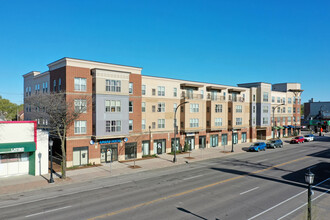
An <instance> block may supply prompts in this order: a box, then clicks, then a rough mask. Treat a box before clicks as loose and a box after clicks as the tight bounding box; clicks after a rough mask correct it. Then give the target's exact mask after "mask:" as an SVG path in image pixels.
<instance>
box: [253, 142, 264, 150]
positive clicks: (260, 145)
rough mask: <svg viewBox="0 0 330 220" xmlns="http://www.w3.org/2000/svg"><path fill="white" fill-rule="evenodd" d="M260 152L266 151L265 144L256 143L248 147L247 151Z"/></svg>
mask: <svg viewBox="0 0 330 220" xmlns="http://www.w3.org/2000/svg"><path fill="white" fill-rule="evenodd" d="M261 150H266V143H265V142H256V143H254V144H252V145H251V146H250V147H249V151H257V152H259V151H261Z"/></svg>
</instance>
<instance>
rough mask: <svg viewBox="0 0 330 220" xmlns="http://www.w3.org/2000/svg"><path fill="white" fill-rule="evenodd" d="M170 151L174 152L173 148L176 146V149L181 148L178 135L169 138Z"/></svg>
mask: <svg viewBox="0 0 330 220" xmlns="http://www.w3.org/2000/svg"><path fill="white" fill-rule="evenodd" d="M171 147H172V148H171V152H174V148H176V151H178V150H182V149H181V147H180V137H177V138H172V140H171Z"/></svg>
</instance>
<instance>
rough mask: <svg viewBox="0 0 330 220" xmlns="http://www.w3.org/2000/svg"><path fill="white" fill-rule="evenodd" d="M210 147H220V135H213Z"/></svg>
mask: <svg viewBox="0 0 330 220" xmlns="http://www.w3.org/2000/svg"><path fill="white" fill-rule="evenodd" d="M210 145H211V147H217V146H218V135H217V134H215V135H211V137H210Z"/></svg>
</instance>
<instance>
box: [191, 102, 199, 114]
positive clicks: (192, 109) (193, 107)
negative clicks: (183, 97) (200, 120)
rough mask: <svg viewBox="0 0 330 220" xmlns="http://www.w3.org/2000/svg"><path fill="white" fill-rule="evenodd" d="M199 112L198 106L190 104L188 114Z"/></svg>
mask: <svg viewBox="0 0 330 220" xmlns="http://www.w3.org/2000/svg"><path fill="white" fill-rule="evenodd" d="M196 112H199V104H196V103H192V104H190V113H196Z"/></svg>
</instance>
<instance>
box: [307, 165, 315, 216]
mask: <svg viewBox="0 0 330 220" xmlns="http://www.w3.org/2000/svg"><path fill="white" fill-rule="evenodd" d="M305 181H306V183H307V184H308V217H307V219H308V220H311V219H312V201H311V197H312V184H313V182H314V174H313V173H312V172H311V170H310V169H308V172H307V173H306V174H305Z"/></svg>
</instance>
